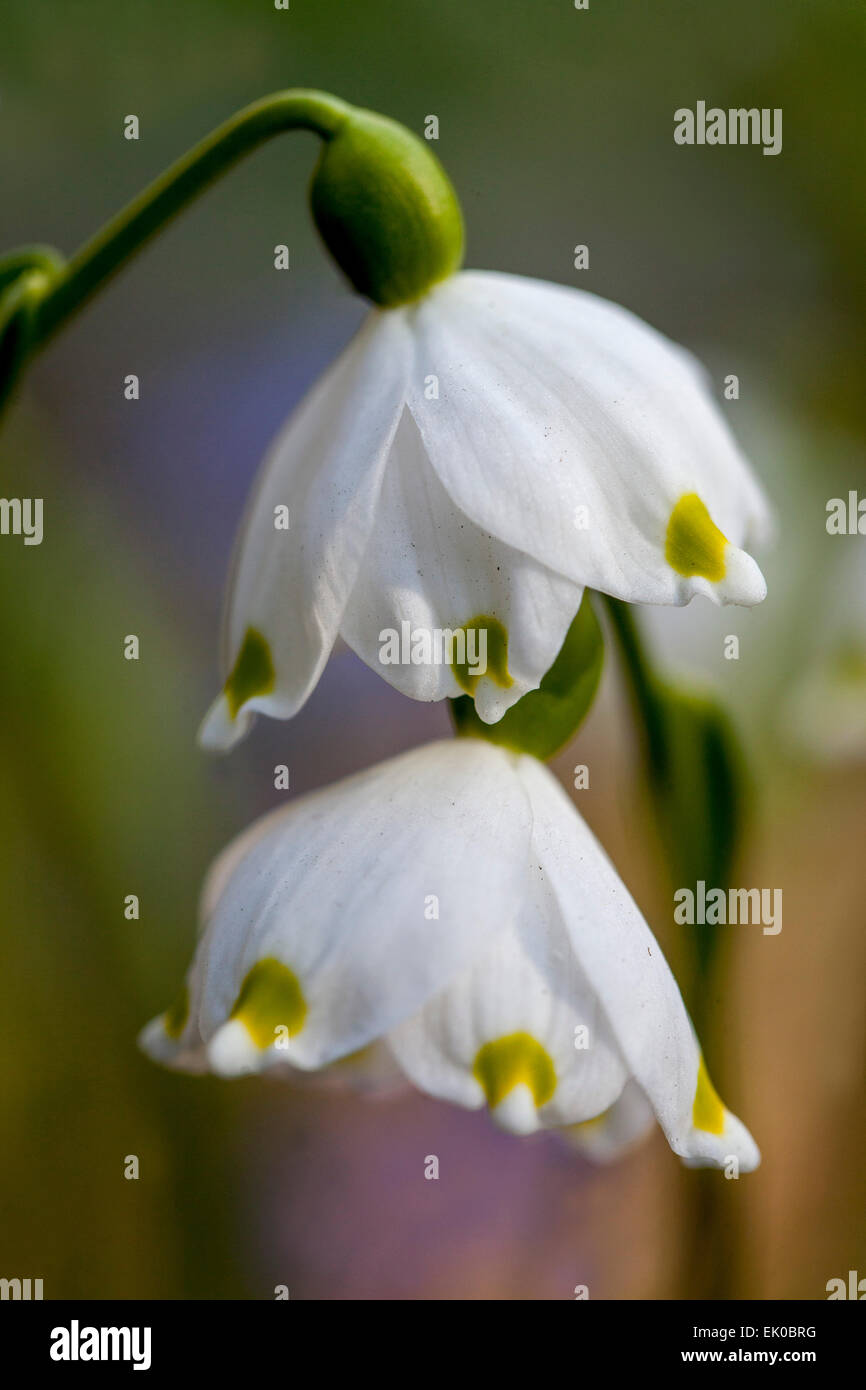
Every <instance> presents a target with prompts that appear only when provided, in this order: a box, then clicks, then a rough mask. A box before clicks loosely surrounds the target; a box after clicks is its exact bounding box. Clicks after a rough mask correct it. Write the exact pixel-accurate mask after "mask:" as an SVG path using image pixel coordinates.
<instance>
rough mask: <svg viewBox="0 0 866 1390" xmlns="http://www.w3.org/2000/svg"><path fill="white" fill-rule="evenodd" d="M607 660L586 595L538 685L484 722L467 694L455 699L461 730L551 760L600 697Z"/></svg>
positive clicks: (454, 705)
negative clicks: (597, 695) (494, 719)
mask: <svg viewBox="0 0 866 1390" xmlns="http://www.w3.org/2000/svg"><path fill="white" fill-rule="evenodd" d="M603 662H604V638H603V637H602V632H601V627H600V626H599V622H598V618H597V617H596V615H595V610H594V609H593V607H592V604H591V602H590V600H589V595H588V594H584V597H583V602H582V603H581V605H580V608H579V610H578V613H577V616H576V617H575V619H574V621H573V622H572V624H571V627H570V628H569V629H568V632H567V633H566V637H565V641H564V642H563V644H562V648H561V650H560V653H559V655H558V657H557V658H556V660H555V661H554V663H553V665H552V666H551V668H550V670H549V671H548V672H547V675H546V676H544V677H543V679H542V681H541V685H540V686H539V688H538V689H537V690H531V691H530V692H529V694H528V695H524V696H523V699H522V700H518V702H517V704H516V705H512V707H511V709H510V710H508V711H507V712H506V713H505V714H504V715H503V716H502V718H501V719H500V720H499V721H498V722H497V723H496V724H485V723H484V721H483V720H482V719H480V718H479V717H478V715H477V714H476V712H475V702H474V701H473V700H472V699H471V697H470V696H468V695H461V696H460V697H459V698H458V699H456V700H452V701H451V710H452V714H453V716H454V724H455V727H456V729H457V733H458V734H459V735H461V736H463V735H466V736H470V737H474V738H484V739H486V740H487V741H488V743H496V744H500V745H501V746H503V747H505V748H510V749H512V750H513V751H515V752H518V753H531V754H533V756H534V757H536V758H540V759H541V760H542V761H546V760H547V759H548V758H552V757H553V756H554V754H555V753H558V752H559V750H560V748H563V747H564V746H565V744H566V743H568V742H569V740H570V739H571V738H573V736H574V734H575V733H576V732H577V730H578V728H579V727H580V725H581V724H582V723H583V721H584V719H585V718H586V715H587V714H588V713H589V709H590V706H591V705H592V702H593V699H594V698H595V693H596V690H597V689H598V682H599V679H600V677H601V669H602V665H603Z"/></svg>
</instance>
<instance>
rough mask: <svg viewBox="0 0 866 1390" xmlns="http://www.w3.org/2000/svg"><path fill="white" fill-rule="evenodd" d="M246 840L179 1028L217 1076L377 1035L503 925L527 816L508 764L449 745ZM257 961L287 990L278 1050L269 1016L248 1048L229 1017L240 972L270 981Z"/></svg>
mask: <svg viewBox="0 0 866 1390" xmlns="http://www.w3.org/2000/svg"><path fill="white" fill-rule="evenodd" d="M243 841H244V844H243V846H242V849H241V852H238V850H236V849H235V847H234V846H230V847H229V849H228V851H227V852H226V853H227V855H228V856H229V866H228V869H227V870H226V869H224V868H223V866H222V865H221V864H220V863H219V862H218V863H217V865H216V867H215V870H214V871H213V873H212V875H211V878H210V880H209V884H208V888H207V891H206V895H205V897H206V901H207V903H208V905H209V908H210V915H209V920H207V922H206V924H205V930H204V933H203V935H202V938H201V940H200V942H199V946H198V950H197V952H196V959H195V962H194V966H193V970H192V977H191V979H192V987H191V991H190V992H191V995H192V997H193V1000H194V1002H195V1009H196V1017H195V1019H194V1021H193V1022H192V1023H191V1024H190V1025H189V1026H190V1027H191V1028H193V1027H195V1028H197V1029H198V1033H199V1035H200V1037H201V1038H202V1039H203V1040H204V1043H205V1044H206V1045H207V1048H208V1052H209V1056H210V1060H211V1064H212V1066H213V1067H214V1068H215V1069H216V1070H219V1071H221V1072H223V1073H235V1072H239V1071H243V1070H245V1069H247V1068H248V1067H249V1066H250V1065H255V1066H256V1068H257V1069H259V1068H261V1067H263V1066H277V1065H279V1064H280V1063H286V1062H288V1063H289V1064H291V1065H293V1066H296V1067H301V1068H310V1067H319V1066H323V1065H325V1064H327V1063H329V1062H331V1061H333V1060H335V1059H336V1058H338V1057H344V1056H345V1055H346V1054H348V1053H354V1052H356V1051H358V1050H359V1049H360V1048H362V1047H364V1046H366V1045H367V1043H369V1042H370V1041H371V1040H373V1039H374V1038H376V1037H378V1036H380V1035H382V1034H384V1033H386V1032H387V1031H388V1030H389V1029H391V1028H392V1027H394V1026H395V1025H396V1024H397V1023H398V1022H399V1021H400V1020H401V1019H402V1018H404V1017H405V1016H406V1015H407V1014H410V1013H412V1012H414V1011H415V1010H417V1009H418V1008H419V1007H420V1006H421V1005H422V1004H423V1002H424V1001H425V1000H426V999H427V998H429V997H430V996H431V995H432V994H434V993H436V992H437V991H438V990H439V989H441V988H442V987H443V985H444V984H445V982H446V981H447V980H448V979H450V978H452V977H453V976H454V975H455V974H457V973H458V972H459V971H460V970H461V969H464V968H465V967H466V965H467V964H468V963H469V962H470V961H471V960H472V959H473V958H474V956H475V955H476V954H477V953H478V952H480V951H483V950H484V949H485V946H486V944H487V943H489V941H490V940H491V938H493V937H494V936H495V933H496V932H497V931H498V930H499V928H500V927H501V926H503V925H507V923H508V921H509V920H510V917H511V916H512V915H513V914H514V912H515V911H516V904H517V903H518V901H519V896H520V888H521V885H522V883H523V882H524V880H525V874H526V867H525V866H526V863H527V856H528V846H529V810H528V804H527V800H526V795H525V792H524V791H523V786H522V783H521V781H520V779H519V778H518V777H516V775H515V772H514V759H513V757H512V756H511V755H510V754H507V753H504V752H503V751H502V750H500V749H496V748H493V747H491V746H490V745H488V744H484V743H482V742H480V741H478V740H470V739H466V740H460V741H457V740H454V741H448V742H445V743H438V744H432V745H428V746H427V747H424V748H421V749H416V750H413V751H412V752H411V753H407V754H404V755H402V756H401V757H399V758H394V759H392V760H391V761H390V762H387V763H383V764H381V765H380V766H378V767H376V768H373V769H372V770H370V771H368V772H363V773H360V774H358V775H357V776H355V777H352V778H349V779H348V780H347V781H344V782H342V783H337V784H336V785H334V786H332V787H328V788H326V789H325V790H324V791H321V792H317V793H315V794H314V795H312V796H309V797H303V798H301V799H300V800H299V801H297V802H295V803H294V804H292V805H291V806H289V807H287V808H286V809H284V810H281V811H279V812H277V813H275V814H272V815H270V816H267V817H265V818H264V819H263V820H262V821H261V822H260V823H259V825H258V826H257V827H255V829H254V832H253V833H249V832H248V833H247V835H246V836H244V837H243ZM434 897H435V900H436V911H437V912H438V916H436V915H434V909H433V900H434ZM263 962H270V963H276V969H277V970H278V971H281V972H283V973H285V972H291V977H288V976H287V978H291V979H294V981H295V982H296V985H297V991H296V998H295V1000H294V1003H293V1002H292V1001H291V1000H290V1001H289V1003H288V1004H287V1006H286V1008H285V1010H283V1009H282V1005H280V1007H279V1008H278V1009H277V1012H276V1014H275V1015H274V1019H273V1020H271V1021H273V1022H275V1023H276V1022H277V1021H279V1022H280V1023H283V1022H285V1024H286V1025H287V1026H288V1027H289V1032H290V1036H289V1038H288V1044H287V1046H286V1047H285V1050H283V1051H279V1050H278V1045H277V1044H276V1043H275V1044H274V1045H273V1046H271V1045H270V1033H271V1032H273V1031H275V1030H274V1029H270V1027H269V1019H268V1018H267V1017H266V1018H265V1022H264V1025H263V1026H264V1028H265V1033H266V1044H265V1045H262V1044H261V1042H260V1045H259V1047H258V1049H257V1050H254V1049H251V1048H250V1047H249V1045H248V1040H247V1039H245V1038H244V1037H243V1036H242V1035H241V1034H240V1033H239V1027H240V1025H239V1024H238V1017H235V1018H232V1017H231V1015H232V1013H233V1011H235V1006H236V1003H237V1001H238V998H239V995H240V994H241V991H242V986H243V985H244V982H245V980H247V979H248V977H249V973H250V972H251V971H252V970H253V969H254V967H257V966H258V967H260V968H262V969H270V968H271V965H268V966H262V963H263ZM299 1000H302V1002H303V1009H301V1008H300V1007H297V1008H296V1007H295V1005H297V1004H298V1001H299ZM293 1009H294V1012H295V1018H294V1023H295V1024H297V1026H296V1027H294V1029H293V1028H292V1026H291V1025H292V1023H293V1018H292V1017H291V1016H290V1015H292V1012H293ZM239 1017H240V1018H241V1019H242V1020H244V1019H246V1018H247V1015H246V1014H245V1013H244V1011H243V1010H242V1011H241V1013H240V1014H239ZM245 1026H246V1025H245ZM248 1031H249V1028H248ZM148 1041H152V1039H149V1038H147V1037H146V1038H145V1045H147V1042H148ZM149 1050H150V1051H151V1052H154V1050H155V1049H154V1048H153V1046H152V1045H151V1047H150V1049H149ZM163 1051H164V1050H163ZM160 1060H167V1059H166V1058H165V1056H164V1055H162V1056H160ZM175 1064H176V1065H183V1063H182V1062H181V1061H180V1060H179V1058H178V1059H175Z"/></svg>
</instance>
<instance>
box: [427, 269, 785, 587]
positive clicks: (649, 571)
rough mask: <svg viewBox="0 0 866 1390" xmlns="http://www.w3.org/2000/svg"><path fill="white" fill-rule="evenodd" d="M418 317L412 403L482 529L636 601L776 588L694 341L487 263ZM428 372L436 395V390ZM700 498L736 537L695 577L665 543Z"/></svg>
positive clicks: (761, 508)
mask: <svg viewBox="0 0 866 1390" xmlns="http://www.w3.org/2000/svg"><path fill="white" fill-rule="evenodd" d="M411 321H412V324H413V328H414V332H415V334H416V338H417V360H416V367H415V372H414V375H413V378H412V382H411V384H410V388H409V404H410V408H411V410H412V414H413V415H414V417H415V420H416V421H417V423H418V426H419V429H420V431H421V435H422V437H423V439H424V443H425V446H426V448H427V451H428V453H429V456H430V458H431V460H432V463H433V466H434V467H435V469H436V471H437V473H438V474H439V477H440V478H441V479H442V482H443V484H444V485H445V487H446V489H447V491H448V493H449V494H450V496H451V497H452V499H453V501H454V502H455V504H456V505H457V506H458V507H459V508H460V509H461V510H462V511H464V512H465V513H466V514H467V515H468V516H470V517H471V518H472V519H473V521H475V522H476V524H477V525H478V526H480V527H482V528H484V529H485V530H487V531H489V532H490V533H491V534H493V535H495V536H498V537H499V538H500V539H501V540H503V541H505V542H507V543H508V544H509V545H512V546H514V547H516V548H517V549H519V550H523V551H525V552H526V553H527V554H530V555H533V556H534V557H535V559H536V560H538V561H539V562H541V563H543V564H546V565H548V566H550V567H551V568H553V569H555V570H557V571H558V572H559V573H560V574H563V575H566V576H568V577H570V578H571V579H572V580H574V582H575V583H577V584H583V585H587V586H589V587H591V588H596V589H600V590H602V591H603V592H605V593H610V594H613V595H615V596H616V597H618V598H622V599H626V600H629V601H631V602H639V603H685V602H688V600H689V598H691V596H692V595H693V594H694V593H704V594H706V595H708V596H709V597H711V598H713V599H715V600H717V601H721V602H737V603H756V602H760V600H761V599H762V598H763V597H764V594H765V592H766V588H765V585H764V581H763V577H762V576H761V574H760V571H759V569H758V567H757V565H755V563H754V561H752V560H750V558H749V557H748V556H744V555H742V554H741V552H740V547H742V546H743V545H745V544H748V543H750V542H751V540H752V539H757V538H758V537H759V536H760V534H762V533H764V532H765V531H766V529H767V526H768V514H767V507H766V504H765V502H764V499H763V496H762V494H761V492H760V489H759V488H758V485H757V483H756V482H755V480H754V479H753V477H752V475H751V473H750V471H749V468H748V465H747V464H746V462H745V460H744V459H743V457H742V455H741V453H740V451H739V449H738V448H737V445H736V444H735V442H734V440H733V438H732V436H731V434H730V432H729V430H728V428H727V426H726V424H725V422H724V420H723V418H722V415H721V413H720V411H719V410H718V409H717V407H716V406H715V405H714V403H713V401H712V398H711V396H710V394H709V392H708V390H707V389H706V386H705V381H704V376H703V373H702V372H701V371H700V370H699V369H698V368H697V367H696V365H695V363H694V362H693V360H692V359H691V358H690V357H689V356H688V354H686V353H685V352H684V351H683V350H682V349H680V348H678V347H676V346H675V345H674V344H673V343H670V342H669V341H668V340H667V339H665V338H663V337H662V336H661V335H660V334H659V333H656V332H655V331H654V330H653V329H651V328H649V327H648V326H647V325H646V324H644V323H642V322H641V321H640V320H639V319H638V318H636V317H635V316H634V315H633V314H630V313H628V312H627V311H626V310H625V309H621V308H620V307H619V306H617V305H615V304H611V303H608V302H607V301H606V300H603V299H600V298H598V297H597V296H595V295H590V294H586V293H584V292H582V291H579V290H573V289H565V288H563V287H562V286H557V285H550V284H545V283H543V282H540V281H533V280H526V279H523V278H521V277H518V276H509V275H494V274H487V273H480V272H471V273H470V272H465V273H463V274H461V275H457V276H454V277H453V278H452V279H451V280H450V281H447V282H446V283H445V284H443V285H441V286H439V287H438V288H437V289H436V290H435V291H434V292H433V293H432V294H431V295H429V296H428V297H427V299H425V300H423V301H422V302H421V303H420V304H419V306H418V307H417V308H416V309H415V310H414V311H413V315H412V320H411ZM429 374H435V375H436V376H437V377H438V378H439V399H438V400H427V399H426V397H425V395H424V390H423V382H424V378H425V376H426V375H429ZM692 495H696V496H697V497H698V498H699V499H700V501H701V502H702V503H703V505H704V506H705V507H706V509H707V510H708V512H709V517H710V518H711V519H712V522H713V523H714V524H715V527H717V528H719V530H720V531H721V532H722V533H724V534H723V537H722V538H721V541H720V542H719V546H720V552H719V554H718V556H716V557H715V561H716V565H715V570H714V569H712V568H711V567H707V566H706V565H705V564H703V558H702V559H701V561H700V562H699V563H698V568H697V569H694V568H693V569H692V572H691V573H683V572H677V570H676V569H675V568H673V566H672V564H671V563H669V560H668V558H666V543H667V538H668V528H669V526H670V524H671V518H672V515H673V513H674V509H675V507H676V506H677V504H678V503H680V502H681V501H682V499H684V498H690V497H691V496H692ZM725 537H726V538H727V541H728V542H729V544H728V545H727V546H725V544H724V538H725ZM702 564H703V567H704V568H705V569H706V570H707V573H706V574H704V573H701V572H698V571H699V570H700V568H701V565H702ZM682 568H684V569H685V570H688V568H689V566H688V565H686V566H684V567H683V566H681V569H682ZM713 573H715V577H714V578H712V577H707V576H708V575H711V574H713Z"/></svg>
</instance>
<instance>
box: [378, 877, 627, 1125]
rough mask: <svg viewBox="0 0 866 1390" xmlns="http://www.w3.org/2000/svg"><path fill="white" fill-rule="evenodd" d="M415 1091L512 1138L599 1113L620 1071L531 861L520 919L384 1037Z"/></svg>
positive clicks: (615, 1090)
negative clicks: (484, 1110) (486, 1108)
mask: <svg viewBox="0 0 866 1390" xmlns="http://www.w3.org/2000/svg"><path fill="white" fill-rule="evenodd" d="M388 1041H389V1043H390V1045H391V1047H392V1049H393V1051H394V1054H395V1056H396V1057H397V1059H398V1061H399V1062H400V1065H401V1066H402V1067H403V1068H404V1069H405V1071H406V1073H407V1075H408V1076H409V1077H410V1079H411V1080H412V1081H413V1082H414V1083H415V1085H416V1086H418V1087H420V1088H421V1089H422V1090H424V1091H429V1092H430V1093H431V1094H433V1095H436V1096H440V1097H441V1098H442V1099H444V1100H450V1101H454V1102H456V1103H457V1104H459V1105H466V1106H469V1107H470V1108H473V1109H475V1108H477V1107H479V1106H481V1105H484V1104H489V1105H490V1106H491V1113H492V1116H493V1118H494V1120H496V1121H497V1123H499V1124H500V1125H502V1126H503V1127H504V1128H505V1129H510V1130H512V1131H514V1132H515V1133H518V1134H525V1133H528V1132H530V1131H531V1130H534V1129H538V1128H541V1127H544V1126H551V1125H565V1124H574V1123H578V1122H580V1121H583V1120H587V1119H589V1118H590V1117H592V1116H594V1115H597V1114H598V1113H599V1112H600V1111H603V1110H606V1109H607V1108H608V1107H609V1106H610V1105H611V1104H612V1103H613V1102H614V1101H615V1100H616V1098H617V1097H618V1096H619V1094H620V1092H621V1091H622V1088H623V1085H624V1084H625V1081H626V1070H625V1067H624V1065H623V1063H622V1060H621V1058H620V1056H619V1053H618V1050H617V1049H616V1046H615V1044H614V1042H613V1039H612V1038H611V1036H610V1033H609V1030H608V1027H607V1022H606V1020H605V1019H604V1017H603V1016H602V1015H601V1013H600V1011H599V1009H598V1005H597V1001H596V999H595V997H594V995H593V993H592V991H591V990H590V989H588V987H587V985H586V982H585V980H584V978H583V976H582V973H581V971H580V967H579V964H578V962H577V960H576V959H575V956H574V953H573V952H572V950H571V947H570V943H569V941H568V939H567V937H566V935H565V933H564V931H563V928H562V925H561V921H560V913H559V910H558V907H557V904H556V902H555V900H554V899H552V897H551V894H550V891H549V889H548V887H547V884H546V881H545V877H544V875H543V873H542V872H540V870H539V867H538V865H537V864H534V865H533V866H532V870H531V871H530V867H529V865H528V864H527V869H526V881H525V894H524V902H523V906H522V911H521V916H520V919H519V921H518V922H517V923H516V924H515V926H513V927H506V926H505V925H503V927H502V929H501V930H500V931H499V932H498V933H497V937H496V941H495V943H494V945H493V946H492V947H491V948H490V949H489V950H488V951H486V952H485V953H484V955H483V956H481V957H480V958H479V959H478V961H477V962H476V963H475V964H474V965H472V966H471V967H470V968H469V969H468V970H467V971H465V972H464V973H463V974H462V975H461V976H460V977H459V978H458V979H455V980H454V981H452V982H451V983H450V984H449V985H447V986H446V988H445V989H444V990H443V991H442V993H441V994H439V995H438V996H437V997H436V998H434V999H432V1000H431V1001H430V1002H429V1003H428V1004H426V1005H425V1007H424V1008H423V1009H422V1010H421V1011H420V1012H419V1013H418V1014H416V1015H415V1016H414V1017H412V1018H410V1019H408V1020H407V1021H406V1022H405V1023H403V1024H401V1025H400V1026H399V1027H398V1028H396V1029H395V1030H394V1031H393V1032H392V1033H391V1034H390V1036H389V1039H388Z"/></svg>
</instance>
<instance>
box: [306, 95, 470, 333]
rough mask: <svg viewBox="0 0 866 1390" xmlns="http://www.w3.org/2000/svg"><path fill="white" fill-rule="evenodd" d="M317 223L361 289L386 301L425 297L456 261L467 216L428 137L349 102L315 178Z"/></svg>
mask: <svg viewBox="0 0 866 1390" xmlns="http://www.w3.org/2000/svg"><path fill="white" fill-rule="evenodd" d="M310 204H311V208H312V212H313V217H314V219H315V223H316V226H317V227H318V229H319V232H320V234H321V236H322V239H323V241H324V243H325V245H326V246H327V248H328V250H329V251H330V253H331V255H332V256H333V257H334V260H335V261H336V262H337V264H338V265H339V267H340V269H341V270H342V271H343V273H344V274H345V275H346V276H347V277H348V278H349V280H350V281H351V282H352V284H353V285H354V286H355V289H356V290H358V291H359V292H360V293H361V294H363V295H366V297H367V298H368V299H372V300H373V302H374V303H375V304H379V305H381V306H382V307H383V308H393V307H394V306H395V305H398V304H407V303H409V302H411V301H412V300H414V299H419V298H420V297H421V296H422V295H423V294H426V292H427V291H428V290H429V289H431V288H432V286H433V285H435V284H437V283H438V282H439V281H440V280H444V279H446V277H447V276H449V275H451V274H452V273H453V272H454V271H455V270H457V269H458V267H459V265H460V262H461V260H462V257H463V218H462V216H461V212H460V204H459V203H458V201H457V195H456V193H455V192H454V189H453V187H452V185H451V182H450V180H449V179H448V176H447V175H446V173H445V171H444V169H443V168H442V166H441V164H440V163H439V161H438V159H437V158H436V156H435V155H434V154H433V152H432V151H431V149H430V148H429V146H428V145H427V143H426V142H425V141H424V140H421V139H419V137H418V136H417V135H413V134H412V132H411V131H409V130H407V129H406V128H405V126H402V125H399V124H398V123H397V122H396V121H391V120H388V119H387V118H386V117H385V116H378V115H376V114H375V112H373V111H362V110H359V109H358V108H356V107H347V108H346V116H345V119H344V120H342V121H341V122H340V124H339V125H338V126H337V128H336V130H334V131H333V133H330V134H329V135H328V136H327V137H326V139H325V143H324V146H323V149H322V154H321V157H320V159H319V163H318V165H317V166H316V170H315V173H314V174H313V181H312V184H311V186H310Z"/></svg>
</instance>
